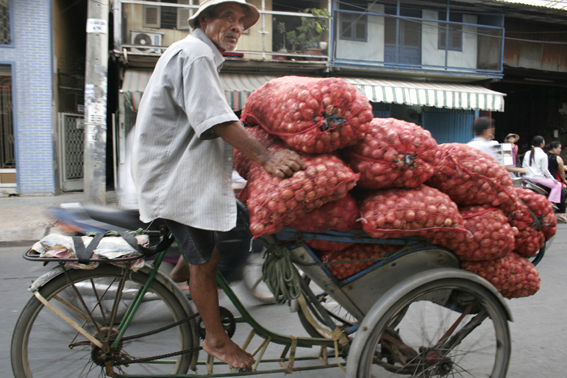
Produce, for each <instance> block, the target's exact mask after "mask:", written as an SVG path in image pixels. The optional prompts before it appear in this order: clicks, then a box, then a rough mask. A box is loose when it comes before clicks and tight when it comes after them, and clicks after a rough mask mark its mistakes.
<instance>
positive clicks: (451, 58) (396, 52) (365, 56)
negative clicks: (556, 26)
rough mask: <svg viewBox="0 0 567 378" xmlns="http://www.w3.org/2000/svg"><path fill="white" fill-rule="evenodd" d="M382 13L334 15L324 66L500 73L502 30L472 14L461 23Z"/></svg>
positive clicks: (340, 12) (426, 13)
mask: <svg viewBox="0 0 567 378" xmlns="http://www.w3.org/2000/svg"><path fill="white" fill-rule="evenodd" d="M436 15H437V12H436V11H427V10H422V17H420V18H418V17H404V16H396V15H392V14H386V13H384V12H372V11H366V12H357V11H348V10H342V9H336V10H335V11H334V20H335V22H334V28H333V31H334V33H333V36H334V40H333V49H332V53H331V59H330V64H331V65H332V66H337V67H358V68H360V67H368V68H371V69H379V68H383V69H385V70H395V71H418V72H424V71H425V72H428V71H431V72H443V73H444V74H449V75H450V74H462V73H469V74H474V75H480V76H495V75H496V76H497V75H500V74H501V73H502V69H503V66H502V61H503V39H504V28H503V27H499V26H493V25H481V24H479V23H478V22H477V21H476V16H472V15H469V16H467V15H465V16H464V17H463V21H462V22H453V21H444V20H439V19H436V18H433V17H431V16H436Z"/></svg>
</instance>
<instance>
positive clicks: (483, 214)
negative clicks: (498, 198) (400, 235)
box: [433, 206, 514, 261]
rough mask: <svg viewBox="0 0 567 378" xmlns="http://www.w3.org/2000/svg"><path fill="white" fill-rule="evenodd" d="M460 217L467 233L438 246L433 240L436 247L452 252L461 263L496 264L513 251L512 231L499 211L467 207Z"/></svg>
mask: <svg viewBox="0 0 567 378" xmlns="http://www.w3.org/2000/svg"><path fill="white" fill-rule="evenodd" d="M461 215H462V217H463V224H464V227H465V228H466V229H467V230H468V231H469V232H468V233H459V234H457V235H455V237H452V238H443V240H442V241H441V242H439V241H438V240H435V238H434V240H433V242H434V243H435V244H439V245H443V246H444V247H446V248H448V249H450V250H452V251H453V252H455V253H456V254H457V256H459V257H460V259H461V261H482V260H495V259H499V258H501V257H504V256H506V255H507V254H509V253H511V252H512V251H513V249H514V230H513V229H512V226H510V224H509V223H508V217H506V215H505V214H504V212H503V211H502V210H500V209H496V208H491V207H488V206H470V207H465V208H462V209H461Z"/></svg>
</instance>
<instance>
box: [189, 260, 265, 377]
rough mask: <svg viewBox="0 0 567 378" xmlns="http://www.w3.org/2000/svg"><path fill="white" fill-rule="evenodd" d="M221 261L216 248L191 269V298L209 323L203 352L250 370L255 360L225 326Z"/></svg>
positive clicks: (204, 320)
mask: <svg viewBox="0 0 567 378" xmlns="http://www.w3.org/2000/svg"><path fill="white" fill-rule="evenodd" d="M218 260H219V254H218V251H217V250H216V249H215V251H214V252H213V255H212V256H211V258H210V259H209V260H208V261H207V262H206V263H204V264H201V265H190V267H189V271H190V275H191V278H190V279H189V289H190V290H191V297H192V298H193V302H195V305H196V306H197V310H198V311H199V314H200V315H201V319H203V322H204V323H205V329H206V336H205V340H204V341H203V349H204V350H205V351H206V352H207V353H209V354H211V355H213V356H215V357H216V358H218V359H219V360H221V361H223V362H226V363H227V364H229V365H230V366H232V367H235V368H240V369H242V368H247V367H250V366H252V364H253V363H254V358H252V356H251V355H250V354H249V353H247V352H246V351H244V350H242V349H241V348H240V347H239V346H238V345H236V344H235V343H234V342H233V341H232V340H231V339H230V338H229V337H228V335H227V334H226V332H225V330H224V328H223V326H222V323H221V319H220V310H219V299H218V292H217V284H216V270H217V264H218Z"/></svg>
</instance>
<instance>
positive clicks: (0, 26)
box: [0, 0, 12, 45]
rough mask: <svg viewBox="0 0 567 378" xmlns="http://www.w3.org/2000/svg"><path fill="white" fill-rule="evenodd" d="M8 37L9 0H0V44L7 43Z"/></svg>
mask: <svg viewBox="0 0 567 378" xmlns="http://www.w3.org/2000/svg"><path fill="white" fill-rule="evenodd" d="M11 42H12V39H11V37H10V1H9V0H0V44H1V45H8V44H10V43H11Z"/></svg>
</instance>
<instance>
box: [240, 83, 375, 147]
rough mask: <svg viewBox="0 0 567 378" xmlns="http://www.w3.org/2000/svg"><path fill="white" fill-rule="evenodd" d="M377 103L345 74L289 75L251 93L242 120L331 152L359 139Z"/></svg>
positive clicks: (295, 142) (295, 144)
mask: <svg viewBox="0 0 567 378" xmlns="http://www.w3.org/2000/svg"><path fill="white" fill-rule="evenodd" d="M372 117H373V116H372V106H371V105H370V102H369V101H368V99H367V98H366V97H365V96H364V95H362V94H361V93H359V92H358V91H357V90H356V88H355V87H354V86H353V85H351V84H350V83H348V82H347V81H345V80H344V79H341V78H313V77H302V76H284V77H280V78H276V79H273V80H270V81H269V82H267V83H265V84H264V85H262V86H261V87H260V88H258V89H257V90H255V91H254V92H252V94H251V95H250V97H249V98H248V100H247V101H246V104H245V106H244V109H243V110H242V115H241V119H242V121H243V122H246V123H250V124H255V125H260V126H262V127H263V128H264V129H265V130H266V131H267V132H269V133H270V134H273V135H277V136H279V137H280V138H281V139H283V140H284V141H285V142H286V143H287V144H288V145H289V146H290V147H292V148H293V149H295V150H298V151H303V152H307V153H329V152H333V151H335V150H338V149H340V148H343V147H346V146H351V145H353V144H356V143H358V142H359V141H360V140H361V139H362V137H364V135H365V134H366V132H367V130H368V127H369V125H370V121H371V120H372Z"/></svg>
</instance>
